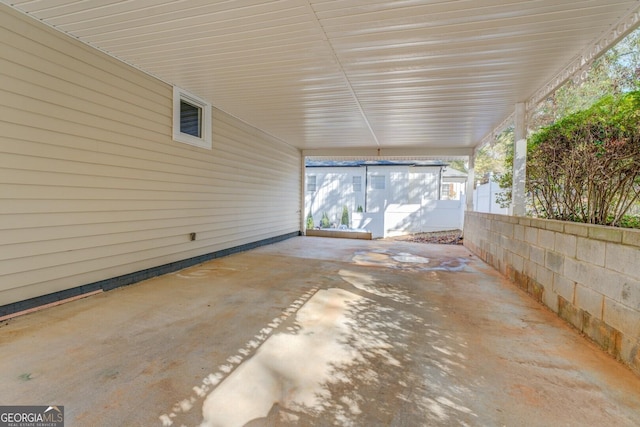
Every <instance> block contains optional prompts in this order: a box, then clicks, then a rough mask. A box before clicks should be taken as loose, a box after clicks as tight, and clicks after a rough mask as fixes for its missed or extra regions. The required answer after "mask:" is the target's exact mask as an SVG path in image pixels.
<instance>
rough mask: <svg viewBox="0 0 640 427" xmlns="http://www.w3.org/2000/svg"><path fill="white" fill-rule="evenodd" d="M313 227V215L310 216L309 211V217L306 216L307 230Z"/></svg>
mask: <svg viewBox="0 0 640 427" xmlns="http://www.w3.org/2000/svg"><path fill="white" fill-rule="evenodd" d="M314 227H315V224H314V222H313V215H311V211H309V215H307V229H308V230H309V229H313V228H314Z"/></svg>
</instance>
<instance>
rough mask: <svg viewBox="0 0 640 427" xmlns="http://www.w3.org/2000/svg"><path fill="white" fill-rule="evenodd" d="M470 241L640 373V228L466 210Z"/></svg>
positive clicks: (484, 256)
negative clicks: (622, 227)
mask: <svg viewBox="0 0 640 427" xmlns="http://www.w3.org/2000/svg"><path fill="white" fill-rule="evenodd" d="M464 244H465V246H466V247H467V248H469V249H470V250H471V251H472V252H474V253H475V254H476V255H478V256H479V257H480V258H481V259H483V260H484V261H485V262H487V263H488V264H490V265H491V266H493V267H494V268H496V269H497V270H499V271H500V272H501V273H502V274H503V275H505V276H507V277H508V278H510V279H511V280H512V281H513V282H514V283H515V284H516V285H517V286H518V287H520V288H521V289H523V290H525V291H526V292H528V293H529V294H530V295H531V296H532V297H533V298H535V299H536V300H538V301H539V302H541V303H543V304H544V305H546V306H547V307H549V308H550V309H551V310H553V311H554V312H556V313H557V314H558V315H559V316H560V317H561V318H563V319H565V320H566V321H567V322H569V323H571V324H572V325H573V326H575V327H576V328H577V329H579V330H580V331H581V332H583V333H584V334H585V335H587V336H588V337H590V338H591V339H592V340H593V341H594V342H596V343H597V344H598V345H600V346H601V347H602V348H603V349H604V350H606V351H607V352H608V353H609V354H611V355H612V356H614V357H616V358H617V359H619V360H621V361H622V362H623V363H625V364H627V365H628V366H629V367H630V368H631V370H633V371H634V372H635V373H636V374H638V375H640V230H631V229H621V228H615V227H604V226H598V225H590V224H577V223H570V222H563V221H553V220H544V219H536V218H526V217H512V216H506V215H496V214H488V213H479V212H466V213H465V224H464Z"/></svg>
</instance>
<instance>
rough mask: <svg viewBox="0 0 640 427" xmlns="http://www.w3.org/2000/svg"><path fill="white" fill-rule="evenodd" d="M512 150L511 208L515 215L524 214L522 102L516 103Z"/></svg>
mask: <svg viewBox="0 0 640 427" xmlns="http://www.w3.org/2000/svg"><path fill="white" fill-rule="evenodd" d="M513 148H514V150H513V184H512V188H511V195H512V196H511V209H512V214H513V215H515V216H525V214H526V202H527V199H526V192H525V181H526V178H527V110H526V106H525V104H524V103H518V104H516V114H515V131H514V147H513Z"/></svg>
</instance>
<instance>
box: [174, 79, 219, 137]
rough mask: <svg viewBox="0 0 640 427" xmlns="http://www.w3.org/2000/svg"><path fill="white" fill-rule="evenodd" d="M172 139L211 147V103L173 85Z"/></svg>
mask: <svg viewBox="0 0 640 427" xmlns="http://www.w3.org/2000/svg"><path fill="white" fill-rule="evenodd" d="M173 139H174V141H178V142H184V143H185V144H191V145H195V146H197V147H202V148H208V149H211V104H209V103H208V102H207V101H205V100H204V99H201V98H198V97H197V96H195V95H193V94H191V93H189V92H187V91H184V90H182V89H180V88H178V87H176V86H174V87H173Z"/></svg>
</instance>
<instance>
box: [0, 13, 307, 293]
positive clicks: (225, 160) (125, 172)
mask: <svg viewBox="0 0 640 427" xmlns="http://www.w3.org/2000/svg"><path fill="white" fill-rule="evenodd" d="M214 101H215V100H214ZM171 115H172V88H171V86H170V85H168V84H166V83H164V82H161V81H159V80H157V79H155V78H153V77H152V76H149V75H146V74H144V73H142V72H140V71H138V70H136V69H134V68H132V67H130V66H128V65H127V64H124V63H122V62H120V61H117V60H115V59H113V58H111V57H109V56H108V55H105V54H103V53H101V52H99V51H97V50H95V49H92V48H91V47H89V46H86V45H84V44H81V43H79V42H77V41H76V40H74V39H72V38H69V37H66V36H65V35H63V34H61V33H59V32H57V31H55V30H53V29H50V28H48V27H46V26H44V25H42V24H40V23H38V22H36V21H35V20H32V19H30V18H29V17H27V16H23V15H21V14H19V13H17V12H15V11H13V10H11V9H10V8H8V7H7V6H5V5H2V4H0V305H4V304H8V303H11V302H16V301H20V300H24V299H28V298H32V297H35V296H39V295H44V294H48V293H51V292H56V291H60V290H64V289H69V288H73V287H76V286H81V285H84V284H88V283H92V282H95V281H99V280H104V279H109V278H112V277H116V276H119V275H123V274H128V273H133V272H136V271H140V270H144V269H147V268H151V267H155V266H159V265H163V264H167V263H170V262H174V261H179V260H183V259H187V258H191V257H194V256H198V255H203V254H207V253H211V252H215V251H219V250H224V249H228V248H232V247H236V246H239V245H243V244H247V243H251V242H256V241H260V240H263V239H267V238H271V237H276V236H280V235H284V234H288V233H292V232H296V231H298V230H299V224H300V212H299V209H300V185H301V161H300V156H301V155H300V152H299V151H298V150H297V149H295V148H293V147H290V146H288V145H286V144H284V143H282V142H281V141H278V140H276V139H274V138H272V137H270V136H268V135H266V134H265V133H263V132H261V131H260V130H258V129H256V128H253V127H251V126H249V125H247V124H245V123H243V122H241V121H239V120H237V119H236V118H234V117H231V116H230V115H228V114H226V113H224V112H222V111H219V110H216V109H215V108H214V110H213V147H212V150H206V149H202V148H197V147H193V146H190V145H187V144H183V143H179V142H175V141H173V140H172V137H171V135H172V128H171V124H172V118H171ZM192 232H195V233H197V239H196V240H195V241H190V240H189V233H192Z"/></svg>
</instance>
